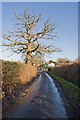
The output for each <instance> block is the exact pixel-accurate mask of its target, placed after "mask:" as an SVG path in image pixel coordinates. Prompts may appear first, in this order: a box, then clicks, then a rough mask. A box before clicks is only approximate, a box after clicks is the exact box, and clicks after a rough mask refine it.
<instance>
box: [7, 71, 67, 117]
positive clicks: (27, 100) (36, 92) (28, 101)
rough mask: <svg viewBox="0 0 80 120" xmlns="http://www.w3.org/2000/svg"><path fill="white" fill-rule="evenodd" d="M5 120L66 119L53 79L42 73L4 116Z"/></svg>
mask: <svg viewBox="0 0 80 120" xmlns="http://www.w3.org/2000/svg"><path fill="white" fill-rule="evenodd" d="M6 118H67V115H66V110H65V107H64V104H63V100H62V98H61V97H60V94H59V92H58V90H57V88H56V86H55V83H54V81H53V79H52V78H51V77H50V76H49V75H48V74H47V73H44V72H41V73H40V76H39V78H38V80H37V81H35V82H34V84H33V85H32V86H31V87H30V88H29V89H27V90H26V94H24V96H22V95H21V96H20V98H19V101H18V103H17V104H16V105H14V107H13V108H12V109H11V110H10V111H9V112H8V113H7V114H6Z"/></svg>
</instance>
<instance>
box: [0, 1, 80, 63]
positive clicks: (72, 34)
mask: <svg viewBox="0 0 80 120" xmlns="http://www.w3.org/2000/svg"><path fill="white" fill-rule="evenodd" d="M25 9H28V11H29V12H30V13H31V14H34V13H35V14H37V15H39V14H41V15H42V18H41V21H42V22H41V23H40V24H39V26H38V27H39V29H41V28H42V23H43V22H44V21H45V20H46V19H47V18H48V17H50V21H51V22H52V23H56V24H57V25H58V26H59V27H58V28H57V29H56V30H55V32H57V35H58V36H59V38H55V39H54V40H53V41H50V40H49V41H48V40H44V41H41V42H44V43H45V44H46V45H49V44H53V45H55V46H57V47H58V48H61V49H62V52H60V53H53V54H51V55H48V56H46V57H45V60H46V61H47V60H50V59H53V60H55V61H56V60H57V59H58V58H68V59H70V60H75V59H76V58H77V57H78V3H77V2H51V3H50V2H40V3H39V2H30V3H29V2H13V3H12V2H3V3H2V33H7V31H10V30H13V27H14V26H13V23H15V19H14V12H16V13H18V14H19V13H22V12H23V10H25ZM9 53H10V51H5V52H4V53H3V54H2V56H0V57H1V59H5V60H15V61H16V60H21V57H20V55H19V56H18V55H13V56H12V57H7V56H8V55H9Z"/></svg>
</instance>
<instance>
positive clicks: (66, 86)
mask: <svg viewBox="0 0 80 120" xmlns="http://www.w3.org/2000/svg"><path fill="white" fill-rule="evenodd" d="M48 74H49V75H50V76H51V77H52V78H54V79H55V80H56V81H57V82H58V84H59V85H60V87H61V89H62V90H63V93H64V95H65V96H66V98H67V100H68V102H69V103H70V104H71V106H72V107H77V106H79V107H80V95H79V92H80V88H79V87H78V86H77V85H75V84H73V83H72V82H69V81H67V80H65V79H63V78H61V77H59V76H57V75H55V74H54V73H53V71H51V72H48Z"/></svg>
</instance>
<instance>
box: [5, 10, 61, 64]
mask: <svg viewBox="0 0 80 120" xmlns="http://www.w3.org/2000/svg"><path fill="white" fill-rule="evenodd" d="M15 19H16V24H15V25H16V29H15V30H14V31H9V32H8V34H3V38H4V41H5V42H4V43H3V46H5V47H7V49H11V50H12V54H14V53H17V54H20V53H21V54H22V55H23V56H24V57H25V61H26V63H27V62H31V60H32V58H33V57H34V56H36V55H37V54H39V55H43V54H44V55H45V53H51V52H58V51H60V49H58V48H55V47H53V46H50V45H49V46H46V45H44V44H41V43H40V42H39V40H40V39H44V40H45V42H46V40H53V38H55V37H56V34H55V33H54V31H55V29H56V24H51V23H50V22H49V19H47V20H46V21H45V22H44V23H43V28H42V29H41V30H40V29H37V26H38V23H40V21H41V15H31V14H29V12H28V11H24V12H23V13H22V14H20V15H17V14H15ZM6 40H7V41H6Z"/></svg>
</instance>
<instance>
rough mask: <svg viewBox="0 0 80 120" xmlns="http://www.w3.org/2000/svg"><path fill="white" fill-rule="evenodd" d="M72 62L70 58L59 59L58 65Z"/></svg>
mask: <svg viewBox="0 0 80 120" xmlns="http://www.w3.org/2000/svg"><path fill="white" fill-rule="evenodd" d="M69 62H70V60H69V59H68V58H58V60H57V63H69Z"/></svg>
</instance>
